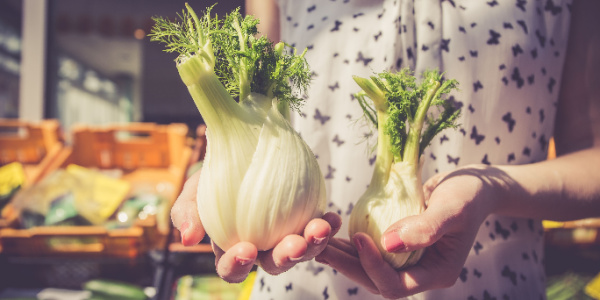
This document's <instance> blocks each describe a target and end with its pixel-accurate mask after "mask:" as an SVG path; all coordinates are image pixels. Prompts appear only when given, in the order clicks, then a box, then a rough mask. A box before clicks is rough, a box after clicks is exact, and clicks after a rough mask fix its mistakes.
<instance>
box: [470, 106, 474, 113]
mask: <svg viewBox="0 0 600 300" xmlns="http://www.w3.org/2000/svg"><path fill="white" fill-rule="evenodd" d="M469 112H470V113H474V112H475V107H473V105H471V104H469Z"/></svg>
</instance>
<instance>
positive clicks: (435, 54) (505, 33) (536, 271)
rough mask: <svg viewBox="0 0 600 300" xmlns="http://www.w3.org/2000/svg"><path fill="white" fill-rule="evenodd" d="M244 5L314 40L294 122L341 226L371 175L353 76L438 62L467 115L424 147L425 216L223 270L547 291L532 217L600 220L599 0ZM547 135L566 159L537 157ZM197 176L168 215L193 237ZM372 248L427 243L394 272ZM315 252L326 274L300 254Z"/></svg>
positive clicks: (232, 258)
mask: <svg viewBox="0 0 600 300" xmlns="http://www.w3.org/2000/svg"><path fill="white" fill-rule="evenodd" d="M246 9H247V12H248V13H250V14H253V15H255V16H257V17H258V18H260V20H261V26H262V32H263V33H264V34H267V36H268V37H270V38H271V39H273V40H279V39H281V40H284V41H286V42H288V43H290V44H293V45H294V46H296V47H297V48H299V49H304V48H308V49H309V51H308V53H307V60H308V61H309V64H310V65H311V68H312V69H313V70H314V71H315V74H316V77H315V79H314V81H313V85H312V86H311V89H310V91H309V94H308V96H309V99H308V101H307V104H306V106H305V107H304V108H303V114H302V115H301V116H299V117H296V118H295V119H294V124H295V127H296V128H297V129H298V130H299V132H300V133H301V134H302V136H303V137H304V138H305V140H306V141H307V143H308V144H309V146H311V147H312V148H313V151H314V152H315V154H316V155H318V160H319V163H320V165H321V167H322V170H323V173H324V174H326V178H327V184H328V186H327V190H328V199H330V205H329V207H330V208H331V210H332V211H333V212H335V213H337V214H339V215H341V217H342V220H343V222H342V224H345V222H346V221H347V218H348V215H349V212H350V210H351V208H352V205H353V203H354V201H356V200H357V199H358V195H360V194H362V192H364V190H365V188H366V185H367V184H368V183H369V179H370V175H371V166H370V163H369V162H370V161H369V160H370V159H372V157H370V155H369V153H368V151H367V150H368V147H367V145H365V144H359V143H357V142H358V141H360V140H361V139H364V135H368V134H369V132H368V131H367V130H366V129H364V128H362V127H360V126H352V124H354V123H352V122H353V121H354V120H356V119H358V118H359V117H360V115H361V114H362V113H361V110H360V107H359V105H358V103H355V101H353V100H352V98H351V96H350V95H351V94H352V93H355V92H356V91H358V87H357V86H356V85H355V84H354V83H353V82H352V78H351V75H358V76H369V75H371V74H372V73H373V72H379V71H382V70H385V69H392V70H394V69H399V68H402V67H410V68H411V69H413V70H415V71H416V74H419V72H421V71H423V70H425V69H428V68H438V69H440V70H441V71H443V72H445V73H446V74H447V76H448V77H449V78H454V79H457V80H458V81H459V82H460V83H461V91H459V92H457V93H454V94H453V96H454V101H455V103H456V104H457V105H460V106H462V110H463V114H462V118H461V120H460V124H461V127H460V128H459V130H457V131H452V130H448V131H445V132H443V133H442V134H441V135H442V136H441V137H439V138H438V139H436V140H435V141H434V142H433V143H432V145H431V146H430V148H428V150H427V151H426V152H425V159H426V163H425V165H424V168H423V177H424V179H429V180H428V181H427V182H426V184H425V191H426V197H427V200H428V207H427V209H426V210H425V212H424V213H423V214H421V215H419V216H413V217H409V218H405V219H402V220H398V222H397V223H396V224H395V225H393V226H391V227H390V228H389V229H388V230H387V233H388V234H386V235H385V237H384V239H383V240H382V241H373V240H372V239H370V238H369V237H368V236H366V235H365V234H361V233H359V234H357V235H355V236H353V237H350V238H351V241H352V242H350V241H349V240H348V238H349V237H347V233H346V232H347V230H346V228H345V226H344V225H341V227H342V228H341V229H340V219H339V218H338V216H337V215H336V214H333V213H328V214H327V215H325V216H324V217H323V219H316V220H313V221H312V222H311V223H310V224H309V225H308V226H307V228H306V230H305V232H304V236H299V235H290V236H288V237H287V238H286V239H284V240H283V241H282V242H281V243H280V244H279V245H278V246H277V247H275V248H274V249H273V250H272V251H268V252H264V253H262V252H261V253H258V252H257V251H256V248H255V247H254V246H253V245H251V244H248V243H239V244H238V245H236V246H235V247H233V248H231V249H230V250H228V251H227V252H226V253H224V252H223V251H221V250H220V249H219V248H218V247H215V253H216V255H217V265H216V266H217V272H218V273H219V275H220V276H221V277H223V278H224V279H225V280H227V281H230V282H239V281H241V280H243V279H244V278H245V277H246V275H247V273H248V272H249V271H250V269H251V268H252V265H253V264H254V263H257V264H259V265H260V266H261V267H262V269H263V270H264V271H266V272H264V271H262V270H261V271H260V273H259V274H258V277H257V281H256V284H255V287H254V291H253V299H271V298H272V299H352V298H356V299H380V298H381V297H384V298H400V297H406V296H410V295H415V294H416V296H415V297H417V298H427V299H492V298H496V299H539V298H544V297H545V283H544V270H543V266H542V264H541V261H542V258H543V236H542V232H543V231H542V227H541V221H540V220H542V219H551V220H572V219H578V218H584V217H591V216H598V215H600V186H598V185H597V182H599V181H600V172H598V171H597V170H598V168H599V167H600V148H599V146H598V141H600V139H599V138H598V131H597V130H598V129H599V128H600V121H599V120H598V115H600V113H599V111H600V109H599V106H600V105H599V101H600V99H598V96H597V95H598V94H599V93H598V90H597V89H598V88H597V84H595V83H597V82H600V77H599V73H598V72H597V70H599V67H600V58H599V56H598V54H597V51H595V50H596V49H598V45H600V34H598V33H597V32H592V31H593V30H589V28H599V27H600V26H599V25H600V24H599V21H598V19H597V18H594V17H593V13H594V12H596V11H598V3H597V2H594V1H591V0H583V1H574V2H573V3H571V1H558V0H555V1H544V2H539V1H536V2H534V1H517V2H513V1H501V0H495V1H489V2H480V1H458V0H457V1H441V2H440V1H426V0H420V1H414V2H413V1H404V0H403V1H400V0H397V1H391V0H389V1H383V0H381V1H366V0H357V1H353V0H350V1H342V0H337V1H291V0H279V1H277V0H269V1H252V0H247V1H246ZM569 25H570V26H569ZM569 28H570V29H569ZM552 136H553V137H554V138H555V141H556V151H557V154H558V156H559V157H558V158H557V159H554V160H551V161H545V158H546V154H547V148H548V141H549V140H550V137H552ZM196 183H197V178H196V179H194V178H192V179H191V183H190V184H188V186H186V188H185V189H184V191H183V193H182V195H181V196H180V198H179V200H178V201H177V203H176V205H175V207H174V208H173V212H172V216H173V221H174V223H175V225H176V226H177V227H178V228H180V229H181V230H182V232H183V240H184V242H185V243H186V244H194V243H196V242H198V241H199V240H200V239H201V238H202V236H203V234H204V233H203V230H202V227H201V223H200V221H199V220H198V217H197V215H196V214H195V213H194V212H195V207H196V205H195V195H193V193H194V192H195V187H194V185H195V184H196ZM182 224H186V225H182ZM337 231H339V232H340V233H339V234H338V236H339V238H333V239H332V238H331V237H332V236H333V235H334V234H335V233H337ZM375 243H383V244H384V245H385V246H386V247H387V249H388V251H412V250H415V249H419V248H423V247H428V248H427V250H426V252H425V256H424V257H423V258H422V259H421V261H420V262H419V263H418V264H417V265H416V266H413V267H411V268H409V269H406V270H402V271H400V272H398V271H395V270H393V269H392V268H391V267H390V266H389V265H387V264H386V263H384V262H383V261H382V259H381V256H380V254H379V252H378V251H377V248H376V246H375ZM352 244H353V245H352ZM357 249H359V250H357ZM317 255H318V256H317ZM315 256H317V257H316V260H317V261H319V262H321V263H323V264H325V265H329V266H331V267H333V268H329V267H325V266H324V265H323V264H317V263H315V262H314V261H308V262H305V263H302V264H298V262H303V261H307V260H311V259H312V258H314V257H315ZM286 271H287V272H286ZM283 272H285V273H283ZM265 273H270V274H273V275H277V276H270V275H268V274H265ZM281 273H283V274H281ZM377 294H379V295H377Z"/></svg>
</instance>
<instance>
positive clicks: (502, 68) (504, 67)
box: [498, 64, 506, 70]
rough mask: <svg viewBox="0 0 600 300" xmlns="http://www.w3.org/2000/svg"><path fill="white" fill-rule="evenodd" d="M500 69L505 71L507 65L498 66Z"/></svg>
mask: <svg viewBox="0 0 600 300" xmlns="http://www.w3.org/2000/svg"><path fill="white" fill-rule="evenodd" d="M498 69H500V70H504V69H506V65H505V64H501V65H500V66H498Z"/></svg>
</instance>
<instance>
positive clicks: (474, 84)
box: [473, 80, 483, 92]
mask: <svg viewBox="0 0 600 300" xmlns="http://www.w3.org/2000/svg"><path fill="white" fill-rule="evenodd" d="M482 88H483V85H482V84H481V81H479V80H477V82H475V83H473V90H474V91H475V92H477V91H479V90H480V89H482Z"/></svg>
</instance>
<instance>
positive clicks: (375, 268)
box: [352, 232, 404, 299]
mask: <svg viewBox="0 0 600 300" xmlns="http://www.w3.org/2000/svg"><path fill="white" fill-rule="evenodd" d="M352 240H353V242H354V244H355V246H356V249H357V250H358V257H359V259H360V264H361V265H362V267H363V269H364V271H365V273H366V274H367V276H369V278H370V279H371V281H372V282H373V284H374V285H375V287H376V288H377V290H378V291H379V292H380V293H381V295H382V296H383V297H385V298H389V299H397V298H400V297H402V296H403V295H404V290H402V289H399V288H398V287H399V286H398V282H399V280H400V278H399V275H398V273H397V271H396V270H395V269H394V268H393V267H392V266H391V265H390V264H388V263H387V262H386V261H385V260H384V259H383V257H382V256H381V253H379V249H378V248H377V245H375V242H374V241H373V239H371V237H369V236H368V235H367V234H365V233H361V232H359V233H357V234H355V235H354V236H353V237H352Z"/></svg>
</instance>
